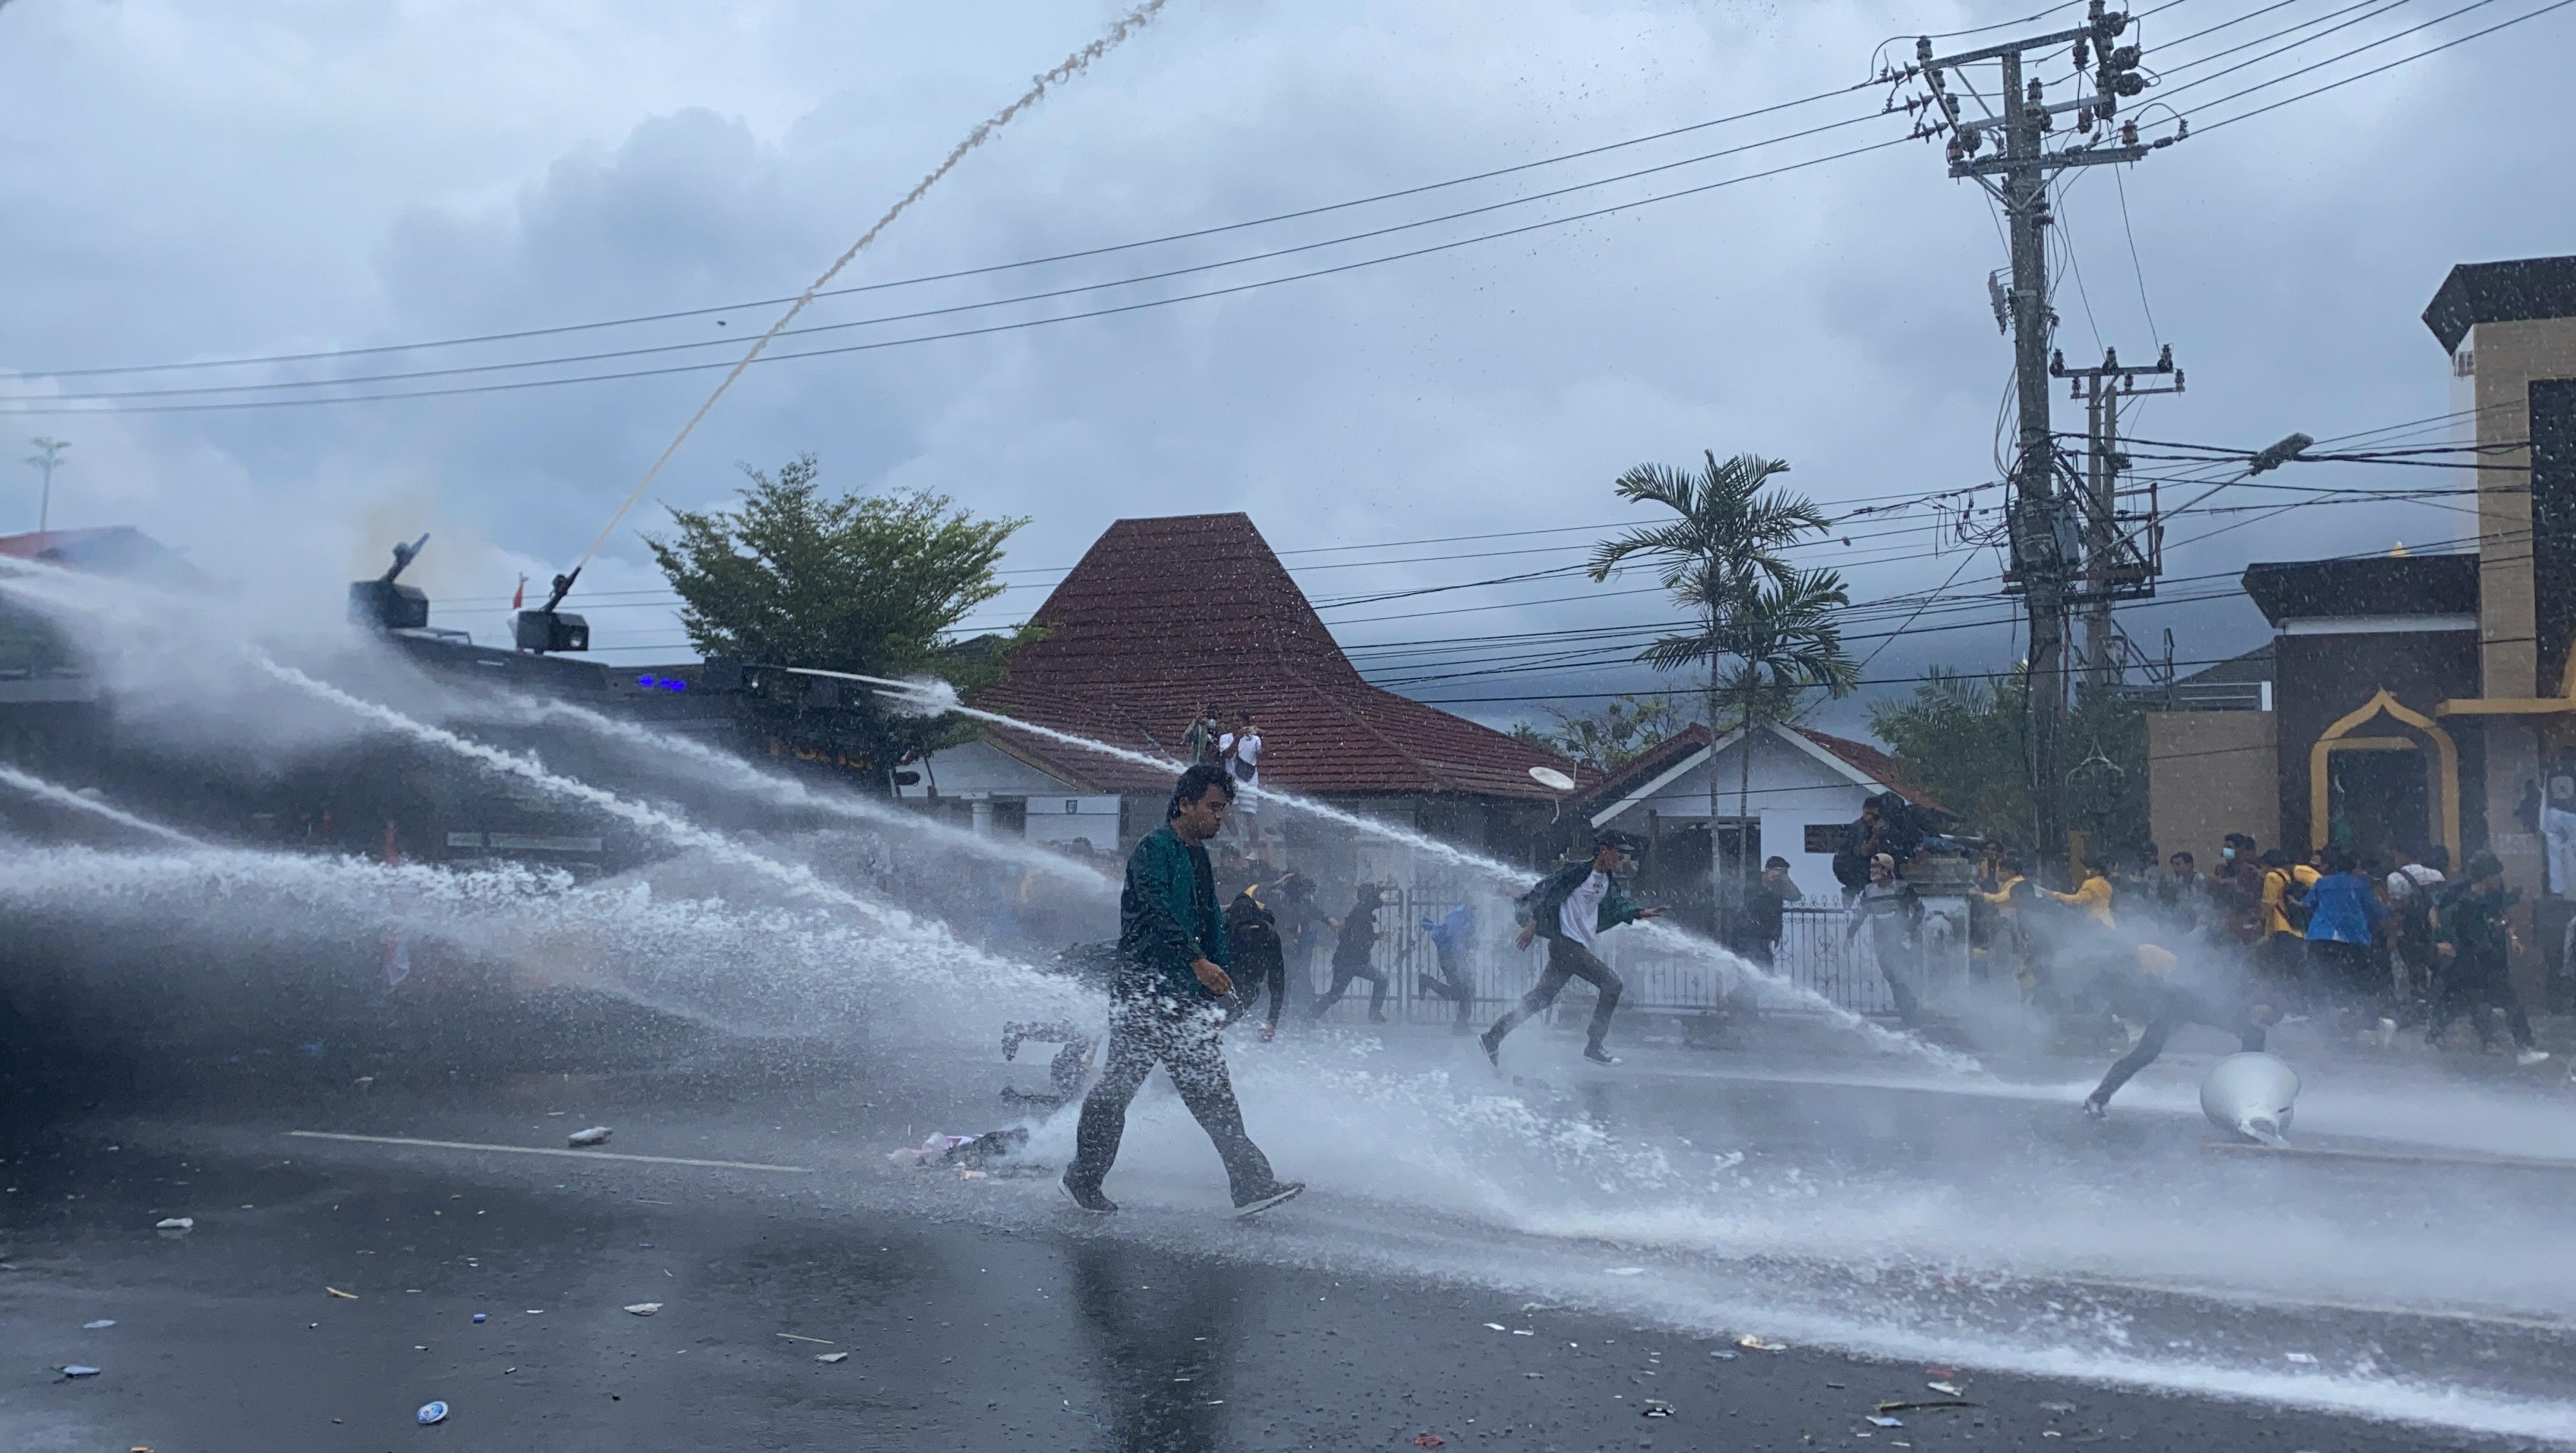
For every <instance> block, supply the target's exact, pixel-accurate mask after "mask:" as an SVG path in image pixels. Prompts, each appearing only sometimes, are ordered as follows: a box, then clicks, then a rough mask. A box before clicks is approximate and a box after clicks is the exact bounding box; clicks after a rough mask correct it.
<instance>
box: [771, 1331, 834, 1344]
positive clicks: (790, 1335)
mask: <svg viewBox="0 0 2576 1453" xmlns="http://www.w3.org/2000/svg"><path fill="white" fill-rule="evenodd" d="M777 1335H779V1336H781V1337H784V1338H786V1339H787V1340H788V1341H790V1342H811V1343H813V1344H814V1345H815V1346H817V1347H832V1346H837V1345H839V1344H837V1343H834V1342H832V1341H830V1340H828V1339H826V1338H822V1337H799V1336H797V1335H796V1334H795V1333H793V1332H781V1333H779V1334H777Z"/></svg>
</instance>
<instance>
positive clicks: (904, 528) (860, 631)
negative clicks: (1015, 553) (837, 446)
mask: <svg viewBox="0 0 2576 1453" xmlns="http://www.w3.org/2000/svg"><path fill="white" fill-rule="evenodd" d="M743 473H744V474H745V475H747V476H749V477H750V480H751V483H750V484H749V485H747V486H745V487H744V488H743V489H742V490H741V492H740V493H741V503H740V504H739V505H737V506H736V507H735V508H733V509H729V510H705V511H699V510H683V509H677V508H675V509H673V510H672V511H671V522H672V524H673V525H674V526H675V527H676V529H677V533H676V535H674V536H673V537H671V538H654V537H647V540H646V543H647V544H648V545H649V546H651V548H652V551H653V559H654V561H655V563H657V564H659V565H660V566H661V568H662V574H663V575H664V577H665V578H667V579H668V580H669V581H670V582H671V588H672V590H674V591H676V592H677V593H678V594H679V597H680V600H681V609H680V625H681V628H682V629H683V630H685V631H686V632H687V633H688V637H689V641H690V644H692V645H694V646H695V647H697V649H698V650H699V651H700V652H701V653H703V654H705V655H708V656H728V657H732V658H735V659H737V660H741V661H745V662H750V663H758V664H767V665H775V666H811V667H818V668H820V669H822V670H826V671H845V672H850V673H853V674H857V675H866V676H886V677H894V678H917V677H935V678H938V679H940V680H944V681H946V682H948V683H950V684H951V685H953V686H956V687H958V688H960V689H961V690H972V689H973V688H975V687H978V686H982V685H985V684H988V683H990V682H992V681H994V680H998V679H999V678H1000V676H1001V674H1002V672H1003V670H1004V669H1005V662H1006V660H1007V657H1008V655H1009V651H1010V648H1011V647H1013V646H1016V645H1017V644H1019V642H1020V641H1021V640H1022V639H1024V634H1014V635H1010V636H1003V637H999V638H993V639H979V640H978V641H976V642H974V643H972V645H971V646H969V647H960V646H959V645H958V644H957V643H956V642H955V641H953V640H952V638H951V635H950V633H951V632H952V631H953V630H954V629H955V627H956V625H957V623H958V622H959V621H962V620H964V619H965V618H966V616H967V615H968V614H969V613H970V612H972V611H973V610H974V609H975V607H977V606H979V605H982V604H983V603H984V602H986V601H989V600H991V599H993V598H994V597H996V596H998V595H1000V594H1001V593H1002V591H1003V589H1004V587H1003V585H1002V584H1001V582H1000V581H999V580H998V579H997V578H996V576H995V571H996V567H998V566H999V564H1000V563H1001V558H1002V549H1003V546H1004V544H1005V543H1006V542H1008V541H1009V539H1010V538H1011V536H1012V535H1013V534H1014V533H1016V532H1017V531H1018V530H1019V529H1020V527H1021V526H1023V525H1025V524H1027V523H1028V521H1027V520H1025V519H1019V518H1003V519H991V520H979V519H976V518H975V517H974V516H972V515H970V514H969V513H967V512H966V511H965V510H962V509H959V508H957V507H956V505H955V502H954V501H952V500H950V499H949V498H948V497H947V496H945V495H937V494H930V493H927V492H921V491H916V492H912V493H900V494H881V495H840V496H836V497H835V496H826V495H825V494H824V493H823V491H822V488H821V485H820V483H819V479H820V475H821V469H820V467H819V466H818V465H817V464H816V463H815V461H814V456H812V455H810V454H807V455H802V456H799V457H798V458H796V459H795V460H793V461H791V462H790V463H788V464H787V465H786V466H785V467H784V468H782V469H780V470H779V471H778V473H777V476H776V477H775V478H773V477H771V476H770V475H769V474H767V473H765V472H764V471H761V470H758V469H754V468H752V467H751V466H749V465H744V466H743ZM802 680H803V679H802V678H786V679H784V680H781V681H778V682H775V683H774V684H773V690H774V693H775V694H774V695H773V697H772V698H770V706H771V708H772V713H771V714H772V717H773V724H774V725H775V726H777V727H778V728H780V729H782V730H785V731H787V732H788V733H789V734H790V735H803V736H808V737H813V738H816V739H817V740H818V741H820V742H822V743H824V744H834V745H842V746H855V747H858V748H859V749H860V750H861V752H862V754H863V755H865V756H866V757H868V758H870V759H871V760H874V761H879V762H883V761H888V760H892V758H893V757H896V756H900V755H901V754H902V753H904V752H910V751H928V750H935V749H936V748H938V747H941V746H945V745H950V744H953V743H954V742H957V741H962V740H965V739H967V738H968V737H969V736H971V735H972V733H971V730H969V729H968V728H966V727H965V726H964V725H963V724H962V723H961V722H960V721H959V720H958V719H956V718H953V717H950V718H920V717H901V716H893V715H890V714H888V713H886V712H884V711H883V710H882V709H881V707H880V705H879V702H878V699H877V698H876V697H875V696H874V695H872V694H868V693H858V692H851V693H844V695H843V701H844V703H845V705H844V706H843V707H842V708H840V709H838V710H837V711H835V712H834V713H831V714H829V715H828V716H825V717H817V716H816V715H815V714H813V713H809V712H807V711H805V710H804V709H803V707H802V705H801V701H802V697H801V690H802ZM853 738H855V740H853Z"/></svg>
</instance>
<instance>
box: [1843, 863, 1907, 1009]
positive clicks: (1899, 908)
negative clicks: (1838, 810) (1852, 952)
mask: <svg viewBox="0 0 2576 1453" xmlns="http://www.w3.org/2000/svg"><path fill="white" fill-rule="evenodd" d="M1922 922H1923V900H1922V899H1920V898H1918V897H1916V896H1915V893H1914V885H1913V884H1911V883H1900V882H1898V881H1897V879H1896V855H1895V854H1893V853H1878V854H1875V855H1873V856H1872V857H1871V858H1870V860H1869V885H1868V886H1867V887H1864V888H1862V889H1861V890H1860V896H1859V897H1858V898H1855V899H1853V900H1852V906H1851V921H1850V923H1849V924H1848V925H1847V926H1846V927H1845V928H1844V929H1843V942H1844V943H1850V942H1851V941H1852V940H1853V939H1855V938H1858V937H1859V936H1860V931H1861V929H1863V928H1867V929H1868V930H1869V946H1870V949H1871V951H1872V952H1873V953H1875V954H1876V955H1877V957H1878V971H1879V973H1881V974H1883V975H1885V976H1886V978H1887V992H1888V993H1889V994H1891V995H1893V996H1894V997H1895V999H1896V1017H1897V1019H1898V1020H1899V1021H1901V1022H1902V1023H1903V1024H1904V1025H1905V1027H1906V1028H1908V1029H1912V1028H1914V1027H1915V1026H1916V1025H1917V1024H1920V1023H1921V1022H1922V1019H1923V1015H1922V1009H1921V1006H1920V1005H1919V1004H1918V1003H1917V1001H1916V1000H1915V997H1914V935H1915V931H1916V929H1917V928H1918V927H1919V926H1920V925H1921V924H1922Z"/></svg>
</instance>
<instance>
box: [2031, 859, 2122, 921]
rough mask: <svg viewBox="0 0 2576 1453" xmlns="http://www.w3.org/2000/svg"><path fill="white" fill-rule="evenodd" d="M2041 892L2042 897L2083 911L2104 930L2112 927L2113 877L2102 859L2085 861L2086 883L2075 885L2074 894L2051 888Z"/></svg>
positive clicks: (2043, 889)
mask: <svg viewBox="0 0 2576 1453" xmlns="http://www.w3.org/2000/svg"><path fill="white" fill-rule="evenodd" d="M2039 891H2040V893H2041V895H2042V896H2044V897H2047V898H2049V899H2051V900H2052V901H2054V902H2058V903H2063V904H2065V905H2067V906H2068V907H2070V908H2081V909H2083V910H2084V916H2085V917H2087V918H2090V919H2092V920H2093V921H2094V922H2095V923H2098V924H2100V925H2101V926H2102V927H2104V928H2109V927H2111V926H2112V924H2111V875H2110V870H2109V869H2108V868H2107V867H2105V866H2104V865H2103V862H2102V860H2101V859H2100V858H2086V859H2085V860H2084V881H2083V882H2081V883H2078V884H2076V885H2075V891H2074V892H2072V893H2060V892H2057V891H2056V890H2054V889H2050V888H2042V889H2040V890H2039Z"/></svg>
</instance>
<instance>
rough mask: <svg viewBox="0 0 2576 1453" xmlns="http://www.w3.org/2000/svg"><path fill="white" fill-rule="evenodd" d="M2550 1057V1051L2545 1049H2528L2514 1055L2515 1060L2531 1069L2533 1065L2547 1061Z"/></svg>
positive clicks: (2516, 1062)
mask: <svg viewBox="0 0 2576 1453" xmlns="http://www.w3.org/2000/svg"><path fill="white" fill-rule="evenodd" d="M2548 1059H2549V1051H2547V1050H2545V1049H2526V1050H2524V1051H2522V1052H2521V1053H2520V1054H2517V1055H2515V1056H2514V1057H2513V1062H2514V1063H2515V1064H2518V1065H2520V1066H2522V1067H2523V1068H2524V1069H2529V1068H2531V1067H2532V1066H2533V1065H2536V1064H2543V1063H2546V1062H2547V1061H2548Z"/></svg>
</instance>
